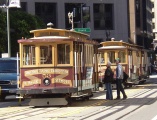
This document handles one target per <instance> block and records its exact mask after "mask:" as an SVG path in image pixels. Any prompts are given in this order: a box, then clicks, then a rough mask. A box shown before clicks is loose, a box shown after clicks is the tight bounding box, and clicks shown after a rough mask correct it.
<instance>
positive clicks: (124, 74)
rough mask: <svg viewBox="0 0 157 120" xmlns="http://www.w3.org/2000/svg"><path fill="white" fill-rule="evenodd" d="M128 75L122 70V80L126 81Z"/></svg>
mask: <svg viewBox="0 0 157 120" xmlns="http://www.w3.org/2000/svg"><path fill="white" fill-rule="evenodd" d="M128 77H129V75H128V74H126V72H124V71H123V82H126V81H127V79H128Z"/></svg>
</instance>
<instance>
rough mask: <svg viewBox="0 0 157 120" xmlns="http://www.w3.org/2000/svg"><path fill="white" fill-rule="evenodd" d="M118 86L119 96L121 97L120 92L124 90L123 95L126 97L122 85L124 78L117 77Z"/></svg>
mask: <svg viewBox="0 0 157 120" xmlns="http://www.w3.org/2000/svg"><path fill="white" fill-rule="evenodd" d="M116 86H117V98H120V92H122V94H123V97H125V96H126V94H125V91H124V88H123V86H122V79H116Z"/></svg>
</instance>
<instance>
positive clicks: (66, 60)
mask: <svg viewBox="0 0 157 120" xmlns="http://www.w3.org/2000/svg"><path fill="white" fill-rule="evenodd" d="M57 55H58V64H70V44H58V45H57Z"/></svg>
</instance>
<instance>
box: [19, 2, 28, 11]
mask: <svg viewBox="0 0 157 120" xmlns="http://www.w3.org/2000/svg"><path fill="white" fill-rule="evenodd" d="M20 9H21V10H22V11H24V12H27V3H26V2H21V8H20Z"/></svg>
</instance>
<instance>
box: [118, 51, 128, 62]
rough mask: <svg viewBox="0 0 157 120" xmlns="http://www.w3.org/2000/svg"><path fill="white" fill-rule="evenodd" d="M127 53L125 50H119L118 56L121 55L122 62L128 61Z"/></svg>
mask: <svg viewBox="0 0 157 120" xmlns="http://www.w3.org/2000/svg"><path fill="white" fill-rule="evenodd" d="M125 55H126V53H125V51H119V52H118V57H119V59H120V62H121V63H125V62H126V60H125Z"/></svg>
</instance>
